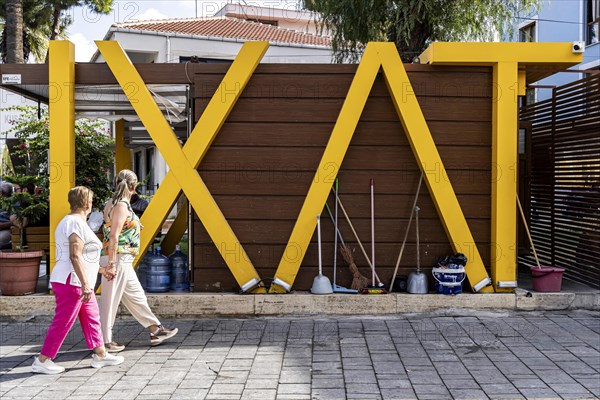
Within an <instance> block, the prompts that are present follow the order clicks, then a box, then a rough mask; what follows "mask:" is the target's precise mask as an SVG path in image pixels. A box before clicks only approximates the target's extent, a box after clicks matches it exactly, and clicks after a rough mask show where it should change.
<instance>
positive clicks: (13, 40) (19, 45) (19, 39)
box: [6, 0, 25, 64]
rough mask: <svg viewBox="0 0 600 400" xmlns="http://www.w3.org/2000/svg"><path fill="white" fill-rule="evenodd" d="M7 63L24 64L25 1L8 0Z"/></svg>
mask: <svg viewBox="0 0 600 400" xmlns="http://www.w3.org/2000/svg"><path fill="white" fill-rule="evenodd" d="M6 62H7V63H9V64H23V63H24V62H25V58H24V56H23V1H22V0H6Z"/></svg>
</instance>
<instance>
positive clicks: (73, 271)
mask: <svg viewBox="0 0 600 400" xmlns="http://www.w3.org/2000/svg"><path fill="white" fill-rule="evenodd" d="M93 196H94V193H93V192H92V191H91V190H90V189H88V188H86V187H83V186H77V187H75V188H73V189H71V190H70V191H69V195H68V200H69V204H70V206H71V213H70V214H67V215H66V216H65V217H64V218H63V219H62V220H61V221H60V223H59V224H58V226H57V227H56V231H55V239H56V265H55V266H54V269H53V270H52V273H51V274H50V282H51V283H52V289H53V290H54V294H55V298H56V311H55V314H54V318H53V319H52V323H51V324H50V327H49V328H48V332H47V334H46V339H45V340H44V345H43V346H42V351H41V353H40V355H39V356H38V357H36V358H35V360H34V362H33V365H32V367H31V369H32V371H33V372H36V373H40V374H59V373H61V372H63V371H64V370H65V368H64V367H62V366H60V365H57V364H55V363H54V362H53V361H52V359H53V358H54V357H56V355H57V353H58V350H59V349H60V346H61V345H62V344H63V342H64V340H65V338H66V337H67V334H68V333H69V331H70V330H71V328H72V327H73V324H74V323H75V320H76V319H77V318H79V322H80V324H81V329H82V330H83V336H84V337H85V341H86V343H87V346H88V348H89V349H93V351H94V354H93V355H92V367H94V368H101V367H104V366H108V365H118V364H121V363H122V362H123V357H121V356H114V355H112V354H109V353H108V352H107V351H106V348H105V347H104V340H103V339H102V331H101V329H100V315H99V313H100V311H99V309H98V303H97V302H96V296H95V295H94V285H95V284H96V277H97V276H98V270H99V266H100V263H99V262H100V249H101V247H102V243H101V242H100V240H99V239H98V237H97V236H96V234H95V233H94V232H92V230H91V229H90V228H89V227H88V225H87V222H86V218H87V216H88V214H89V213H90V211H91V210H92V199H93Z"/></svg>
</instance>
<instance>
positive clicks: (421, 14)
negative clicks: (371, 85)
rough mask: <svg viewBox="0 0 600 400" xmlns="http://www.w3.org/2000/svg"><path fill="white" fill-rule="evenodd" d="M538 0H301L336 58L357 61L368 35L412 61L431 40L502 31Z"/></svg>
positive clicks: (479, 37)
mask: <svg viewBox="0 0 600 400" xmlns="http://www.w3.org/2000/svg"><path fill="white" fill-rule="evenodd" d="M540 1H541V0H304V6H305V7H306V8H307V9H308V10H311V11H316V12H318V13H319V14H320V15H317V17H316V18H317V24H318V25H319V26H320V27H321V28H327V29H329V30H331V31H332V42H333V43H332V47H333V52H334V57H335V60H336V62H344V61H351V62H356V61H358V60H359V59H360V55H361V54H362V51H363V50H364V46H365V45H366V43H368V42H370V41H390V42H394V43H395V44H396V47H397V48H398V51H399V52H400V56H401V57H402V60H403V61H404V62H412V61H413V59H414V58H415V57H417V56H418V55H419V54H421V52H422V51H423V50H425V49H426V48H427V46H428V45H429V44H430V43H431V42H433V41H466V40H471V41H491V40H494V37H495V36H496V35H499V36H500V37H504V36H505V35H506V34H507V33H508V32H509V31H510V30H511V28H512V23H513V21H514V17H515V16H517V15H518V12H519V11H522V10H527V9H530V8H532V7H534V8H536V7H539V4H540Z"/></svg>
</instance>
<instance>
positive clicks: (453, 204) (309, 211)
mask: <svg viewBox="0 0 600 400" xmlns="http://www.w3.org/2000/svg"><path fill="white" fill-rule="evenodd" d="M380 67H383V74H384V76H385V79H386V82H387V85H388V89H389V91H390V95H391V97H392V99H393V101H394V105H395V107H396V111H397V113H398V116H399V117H400V121H401V122H402V125H403V127H404V131H405V132H406V135H407V136H408V138H409V141H410V143H411V147H412V149H413V153H414V154H415V156H416V158H417V162H418V164H419V167H420V168H421V170H422V171H423V172H424V175H425V178H426V182H427V186H428V187H429V191H430V193H431V196H432V198H433V200H434V203H435V205H436V208H437V210H438V214H439V216H440V219H441V220H442V223H443V224H444V227H445V229H446V233H447V235H448V238H449V239H450V243H451V244H452V246H453V248H454V249H455V251H460V252H463V253H465V254H466V255H467V257H469V263H468V265H467V268H466V271H467V277H468V280H469V283H470V284H471V285H472V286H474V285H476V284H477V283H479V282H481V281H484V280H488V279H489V278H488V275H487V272H486V270H485V266H484V264H483V261H482V259H481V256H480V254H479V251H478V250H477V247H476V246H475V241H474V239H473V236H472V234H471V231H470V229H469V226H468V225H467V222H466V219H465V217H464V214H463V212H462V210H461V208H460V204H459V203H458V199H457V198H456V195H455V193H454V190H453V188H452V184H451V183H450V182H449V181H448V180H447V179H444V178H443V177H445V176H446V174H445V169H444V165H443V162H442V159H441V158H440V155H439V153H438V151H437V148H436V146H435V143H434V141H433V138H432V136H431V132H430V131H429V127H428V126H427V123H426V121H425V117H424V116H423V113H422V110H421V107H420V106H419V103H418V101H417V99H416V97H415V96H414V95H412V94H413V93H414V92H413V90H412V86H411V84H410V80H409V79H408V75H407V74H406V70H405V69H404V65H403V64H402V61H401V60H400V57H399V55H398V52H397V50H396V47H395V46H394V44H393V43H369V44H368V45H367V47H366V49H365V52H364V54H363V57H362V60H361V62H360V64H359V66H358V69H357V71H356V74H355V76H354V79H353V80H352V84H351V85H350V89H349V91H348V95H347V96H346V100H345V101H344V104H343V106H342V109H341V111H340V114H339V116H338V119H337V121H336V123H335V126H334V128H333V132H332V134H331V137H330V138H329V142H328V143H327V147H326V149H325V152H324V154H323V157H322V158H321V162H320V164H319V167H318V170H317V173H316V175H315V178H314V180H313V183H312V184H311V187H310V189H309V192H308V195H307V197H306V199H305V201H304V204H303V206H302V209H301V211H300V215H299V216H298V219H297V221H296V225H295V226H294V229H293V231H292V235H291V237H290V240H289V242H288V245H287V248H286V250H285V252H284V256H283V257H282V259H281V261H280V263H279V267H278V269H277V272H276V275H275V282H276V283H277V282H281V283H283V285H281V284H280V286H281V287H278V286H272V290H271V291H272V292H282V291H285V290H286V287H291V285H292V283H293V282H294V280H295V278H296V275H297V273H298V270H299V268H300V264H301V262H302V259H303V257H304V254H305V252H306V249H307V248H308V245H309V243H310V239H311V237H312V235H313V233H314V230H315V227H316V216H317V214H319V213H321V211H322V210H323V207H324V206H325V202H326V200H327V196H328V195H329V191H330V188H331V184H332V183H333V180H334V179H335V177H336V175H337V173H338V171H339V167H340V165H341V164H342V161H343V159H344V155H345V153H346V151H347V149H348V146H349V145H350V141H351V139H352V136H353V134H354V130H355V129H356V126H357V124H358V121H359V119H360V116H361V114H362V111H363V109H364V107H365V104H366V101H367V99H368V97H369V94H370V91H371V88H372V86H373V83H374V82H375V78H376V76H377V73H378V72H379V69H380ZM399 134H400V133H399ZM290 254H292V255H294V256H293V257H292V256H290ZM481 291H482V292H489V291H493V289H492V288H491V287H485V288H483V289H482V290H481Z"/></svg>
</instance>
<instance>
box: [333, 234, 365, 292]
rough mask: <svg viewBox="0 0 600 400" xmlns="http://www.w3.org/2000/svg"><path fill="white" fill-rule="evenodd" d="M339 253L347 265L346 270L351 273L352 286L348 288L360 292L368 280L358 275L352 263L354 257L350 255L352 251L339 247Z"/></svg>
mask: <svg viewBox="0 0 600 400" xmlns="http://www.w3.org/2000/svg"><path fill="white" fill-rule="evenodd" d="M340 252H341V253H342V256H343V257H344V260H345V261H346V262H347V263H348V268H349V269H350V272H351V273H352V285H351V286H350V287H351V288H352V289H354V290H360V289H362V288H364V287H365V286H367V285H368V283H369V280H368V279H367V278H366V277H365V276H364V275H363V274H361V273H360V271H359V270H358V267H357V266H356V263H355V262H354V255H353V254H352V250H350V248H349V247H348V246H346V245H342V246H340Z"/></svg>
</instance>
